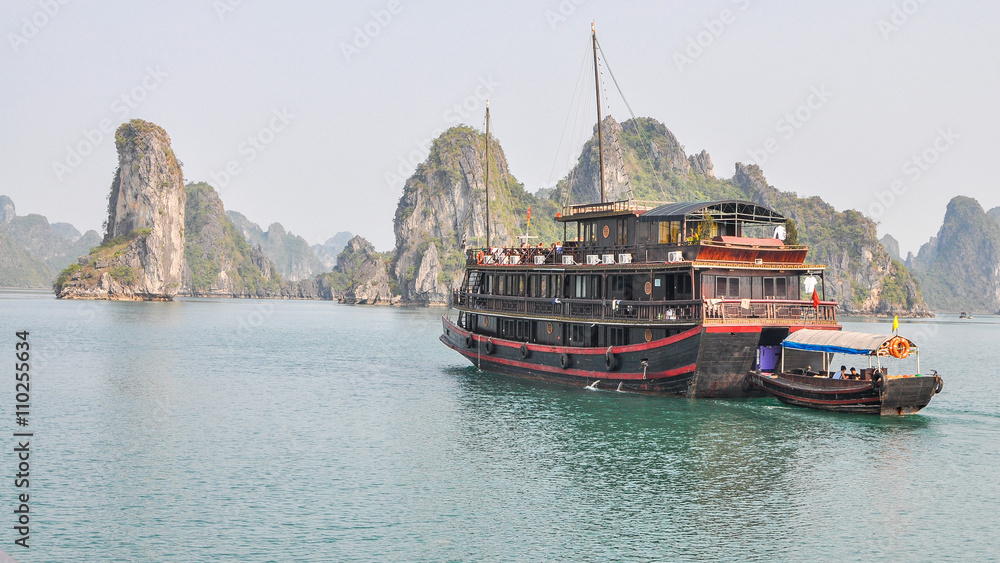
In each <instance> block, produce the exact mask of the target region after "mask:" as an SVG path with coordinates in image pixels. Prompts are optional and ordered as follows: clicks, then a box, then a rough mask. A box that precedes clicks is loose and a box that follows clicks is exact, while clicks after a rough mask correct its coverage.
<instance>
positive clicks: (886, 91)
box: [0, 0, 1000, 255]
mask: <svg viewBox="0 0 1000 563" xmlns="http://www.w3.org/2000/svg"><path fill="white" fill-rule="evenodd" d="M0 10H2V12H0V23H2V25H0V31H2V32H3V34H4V45H3V46H2V47H0V73H2V76H3V81H2V85H3V87H2V88H0V106H2V107H3V112H2V113H0V193H4V194H7V195H9V196H10V197H11V198H12V199H13V200H14V202H15V203H16V205H17V210H18V213H19V214H22V215H24V214H28V213H41V214H43V215H46V216H47V217H48V218H49V220H50V221H53V222H55V221H66V222H70V223H73V224H74V225H75V226H76V227H77V228H78V229H80V230H81V231H84V230H86V229H91V228H93V229H98V230H99V229H100V225H101V222H102V221H104V219H105V218H106V200H105V198H106V196H107V194H108V191H109V189H110V185H111V180H112V176H113V174H114V171H115V165H116V162H117V160H116V154H115V148H114V140H113V129H114V128H116V127H117V126H118V125H119V124H120V123H121V122H123V121H125V120H127V119H131V118H136V117H138V118H142V119H146V120H148V121H152V122H154V123H156V124H158V125H160V126H161V127H163V128H164V129H165V130H166V131H167V132H168V133H169V134H170V136H171V138H172V140H173V148H174V152H175V153H176V154H177V156H178V157H179V158H180V160H181V161H183V163H184V176H185V177H186V178H187V179H188V180H193V181H201V180H203V181H207V182H209V183H211V184H213V185H214V186H215V187H216V189H218V190H219V192H220V194H221V196H222V199H223V202H224V203H225V205H226V208H227V209H233V210H237V211H240V212H242V213H244V214H245V215H246V216H247V217H249V218H250V219H251V220H253V221H255V222H257V223H260V224H261V225H262V226H263V227H264V228H267V225H269V224H270V223H272V222H275V221H277V222H280V223H282V224H283V225H284V226H285V228H286V229H288V230H291V231H292V232H294V233H296V234H301V235H303V236H304V237H305V238H306V239H307V240H308V241H309V242H310V243H316V242H320V241H322V240H324V239H326V238H327V237H330V236H332V235H333V234H334V233H336V232H338V231H343V230H348V231H351V232H354V233H357V234H361V235H364V236H365V237H367V238H368V239H369V240H371V241H372V242H373V243H374V244H375V246H376V247H377V248H378V249H380V250H387V249H389V248H391V247H392V246H393V244H394V237H393V233H392V218H393V214H394V212H395V208H396V204H397V202H398V199H399V195H400V193H401V190H402V181H401V179H405V178H406V177H408V176H409V175H410V174H411V173H412V172H413V170H414V168H415V164H416V163H417V162H419V161H421V160H423V158H424V157H425V156H426V146H427V143H426V142H427V141H429V140H430V139H431V138H432V137H433V136H434V135H436V134H437V133H439V132H440V131H442V130H444V129H446V128H447V127H450V126H452V125H455V124H457V123H459V122H462V123H467V124H469V125H472V126H475V127H480V126H481V124H482V122H483V110H484V103H483V98H485V97H489V98H490V99H491V114H492V116H493V125H494V126H495V132H496V135H497V137H498V139H499V140H500V142H501V144H502V145H503V148H504V150H505V152H506V154H507V157H508V160H509V164H510V169H511V172H512V173H513V174H514V175H515V176H516V177H517V178H518V179H519V180H520V181H522V182H523V183H524V184H525V186H526V188H527V189H528V190H529V191H532V192H534V191H537V190H538V189H539V188H543V187H549V186H550V185H551V184H552V183H554V182H555V181H556V180H558V179H559V178H560V177H561V176H562V175H563V174H564V173H565V172H566V170H567V169H568V168H569V166H570V165H571V164H572V158H575V156H576V155H577V154H578V153H579V148H580V146H581V145H582V143H583V140H584V138H585V137H587V136H589V134H590V129H589V128H590V127H591V126H592V125H593V122H594V119H595V117H594V116H593V114H592V110H591V109H584V110H579V109H577V108H576V107H575V106H572V105H571V102H572V100H573V97H574V92H575V91H576V89H577V84H578V82H579V81H578V78H579V77H580V73H581V67H582V65H583V64H584V60H585V57H587V56H588V53H589V52H588V48H589V42H590V22H591V21H592V20H596V23H597V31H598V38H599V40H600V42H601V45H602V47H603V49H604V53H605V55H606V56H607V59H608V62H609V63H610V65H611V69H612V70H613V71H614V73H615V77H616V78H617V79H618V83H619V85H620V86H621V87H622V89H623V91H624V92H625V95H626V97H627V98H628V101H629V103H630V105H631V107H632V109H633V110H634V111H635V113H636V115H639V116H649V117H653V118H655V119H658V120H659V121H662V122H663V123H664V124H665V125H666V126H667V127H668V128H669V129H670V130H671V131H673V132H674V134H675V135H676V136H677V137H678V139H680V141H681V143H682V144H684V145H685V147H686V148H687V151H688V153H694V152H698V151H700V150H701V149H707V150H708V152H709V153H710V154H711V155H712V159H713V161H714V163H715V171H716V174H717V175H718V176H719V177H723V178H729V177H731V176H732V175H733V165H734V163H735V162H737V161H742V162H749V161H751V160H752V159H756V160H757V161H758V163H759V164H761V167H762V169H763V170H764V173H765V175H766V176H767V179H768V181H769V182H770V183H771V184H773V185H774V186H776V187H777V188H779V189H781V190H786V191H795V192H797V193H798V194H800V195H803V196H811V195H818V196H821V197H822V198H823V199H825V200H826V201H828V202H830V203H831V204H833V205H834V206H835V207H836V208H837V209H840V210H843V209H847V208H854V209H858V210H861V211H863V212H865V213H866V214H868V215H870V216H876V217H875V218H877V220H878V221H879V222H880V224H879V234H880V235H882V234H884V233H886V232H888V233H891V234H893V235H894V236H895V237H896V238H898V239H899V240H900V242H901V246H902V249H903V254H904V255H905V253H906V252H907V251H916V250H917V248H918V247H919V245H920V244H922V243H923V242H926V240H927V239H928V238H929V237H930V236H932V235H934V234H935V233H936V231H937V229H938V227H939V226H940V224H941V219H942V218H943V216H944V212H945V206H946V204H947V202H948V200H949V199H951V198H952V197H953V196H955V195H959V194H962V195H969V196H972V197H975V198H977V199H978V200H979V201H980V203H981V204H982V205H983V206H984V207H985V208H987V209H989V208H991V207H994V206H997V205H1000V193H998V192H997V189H996V188H997V186H996V180H995V179H994V178H993V176H994V174H992V173H990V172H989V171H988V170H986V169H985V168H984V167H983V166H984V163H986V164H988V163H989V162H993V158H994V157H995V155H996V154H998V153H1000V150H998V149H1000V140H998V133H997V132H998V131H1000V111H998V110H997V100H998V94H997V92H1000V33H997V32H996V29H997V28H1000V3H995V2H987V1H979V2H954V1H952V2H946V1H942V0H925V1H919V0H870V1H838V2H830V1H826V2H804V1H799V2H793V1H772V2H765V1H763V0H711V1H699V2H694V1H690V2H670V1H666V2H663V1H660V2H633V1H617V2H609V1H598V0H551V1H534V2H531V1H527V0H514V1H505V2H443V1H440V2H434V1H430V0H419V1H408V0H392V1H365V2H316V1H300V2H281V3H278V2H267V1H265V0H198V1H194V0H178V1H173V2H135V1H131V2H126V1H103V2H85V1H83V0H8V1H7V2H5V3H4V7H3V8H2V9H0ZM585 85H586V88H592V84H591V83H590V82H585ZM606 88H607V90H608V92H613V85H610V84H608V85H606ZM584 95H585V96H587V95H589V96H592V94H590V93H589V90H585V91H584ZM587 99H588V98H584V102H585V103H586V100H587ZM591 99H592V98H591ZM609 105H610V109H611V111H612V114H613V115H614V116H615V117H616V118H617V119H619V120H620V121H624V120H625V119H627V118H628V115H627V113H626V111H625V110H624V106H623V105H622V104H621V103H620V101H617V99H615V100H611V101H609ZM581 107H583V106H582V104H581ZM581 112H584V113H581ZM585 112H591V113H585ZM581 116H583V117H582V118H583V119H584V120H585V126H583V127H575V128H574V127H573V126H572V125H571V126H570V128H569V130H568V131H567V133H566V136H567V138H566V139H564V140H563V141H562V149H561V150H559V147H560V139H562V138H563V135H564V133H563V132H564V129H565V128H566V127H565V126H566V123H567V122H569V123H571V124H572V123H578V124H579V121H580V119H581ZM102 126H103V127H104V128H105V129H106V130H110V131H111V134H108V133H105V132H102V131H101V128H102ZM769 139H770V141H769ZM767 148H769V149H770V152H767V151H766V149H767ZM914 159H916V160H914ZM227 168H228V171H227ZM553 170H555V172H553ZM227 175H228V177H227ZM394 176H395V177H394ZM397 178H399V179H397ZM894 182H898V183H895V184H894ZM894 187H895V191H896V192H897V193H892V190H893V188H894Z"/></svg>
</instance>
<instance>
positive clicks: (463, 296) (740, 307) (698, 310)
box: [452, 291, 837, 325]
mask: <svg viewBox="0 0 1000 563" xmlns="http://www.w3.org/2000/svg"><path fill="white" fill-rule="evenodd" d="M452 301H453V304H454V305H455V306H456V307H459V308H462V309H466V310H469V311H474V312H488V313H508V314H514V315H525V316H535V317H546V318H559V319H566V320H579V321H581V322H584V321H594V320H600V321H605V322H626V323H640V324H649V323H653V324H671V323H687V324H690V323H692V322H704V323H705V324H716V325H717V324H747V323H752V324H753V323H755V324H779V325H786V324H809V325H833V324H836V323H837V311H836V303H833V302H829V301H828V302H822V303H820V305H819V307H814V306H813V304H812V302H811V301H778V300H773V299H763V300H751V299H746V300H741V299H721V300H720V299H710V300H704V301H703V300H700V299H697V300H690V301H625V300H621V299H600V300H598V299H566V298H555V297H513V296H502V295H485V294H480V293H469V292H465V291H455V292H453V294H452Z"/></svg>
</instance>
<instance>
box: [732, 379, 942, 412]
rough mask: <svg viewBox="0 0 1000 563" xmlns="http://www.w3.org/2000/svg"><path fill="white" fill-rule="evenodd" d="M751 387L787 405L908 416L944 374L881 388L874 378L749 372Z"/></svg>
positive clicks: (922, 403) (926, 399)
mask: <svg viewBox="0 0 1000 563" xmlns="http://www.w3.org/2000/svg"><path fill="white" fill-rule="evenodd" d="M747 381H748V383H749V384H750V386H751V387H753V388H755V389H759V390H762V391H764V392H765V393H767V394H769V395H772V396H774V397H775V398H776V399H778V400H779V401H781V402H782V403H785V404H787V405H795V406H800V407H808V408H811V409H817V410H824V411H831V412H844V413H853V414H876V415H904V414H913V413H916V412H917V411H919V410H920V409H922V408H924V407H926V406H927V404H928V403H929V402H930V400H931V398H933V397H934V395H935V394H936V391H937V390H940V388H941V387H940V384H941V378H940V377H937V376H935V377H906V378H891V379H887V380H885V383H884V385H882V387H881V388H879V389H877V388H876V387H875V385H874V383H873V382H872V381H858V380H844V379H828V378H824V377H810V376H803V375H795V374H786V373H780V374H767V373H753V372H751V373H749V374H747Z"/></svg>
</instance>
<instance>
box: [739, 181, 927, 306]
mask: <svg viewBox="0 0 1000 563" xmlns="http://www.w3.org/2000/svg"><path fill="white" fill-rule="evenodd" d="M732 181H733V183H734V184H735V185H736V186H739V187H740V189H741V190H742V191H743V192H744V194H745V196H744V197H745V198H746V199H750V200H751V201H755V202H757V203H760V204H762V205H766V206H768V207H771V208H772V209H775V210H777V211H778V212H780V213H782V214H784V215H785V216H786V217H790V218H792V219H794V220H795V224H796V227H797V229H798V232H799V242H800V243H801V244H807V245H809V256H808V258H807V261H808V262H810V263H813V264H825V265H826V267H827V271H826V276H825V279H826V284H827V286H826V287H827V293H826V297H827V299H831V298H832V299H836V300H837V301H838V302H839V303H840V308H841V309H842V311H843V312H846V313H848V314H853V315H900V316H917V317H920V316H930V315H931V312H930V310H929V309H928V308H927V306H926V304H925V303H924V300H923V295H922V293H921V291H920V288H919V287H918V286H917V284H916V282H915V281H914V279H913V278H912V276H910V274H909V271H908V270H907V269H906V267H905V266H903V264H901V263H900V262H899V261H896V260H893V259H892V257H890V256H889V253H888V252H887V251H886V249H885V248H884V247H883V246H882V244H881V243H880V242H879V240H878V236H877V234H876V226H875V223H874V221H872V220H871V219H868V218H867V217H865V216H864V215H862V214H861V213H859V212H857V211H854V210H848V211H844V212H838V211H837V210H836V209H834V208H833V207H832V206H831V205H829V204H827V203H825V202H823V200H821V199H820V198H818V197H811V198H807V199H803V198H799V197H797V196H796V195H795V194H794V193H787V192H782V191H779V190H777V189H775V188H774V187H773V186H770V185H768V183H767V180H766V179H765V178H764V174H763V173H762V172H761V170H760V168H758V167H757V166H756V165H745V164H742V163H737V164H736V174H735V176H734V177H733V180H732Z"/></svg>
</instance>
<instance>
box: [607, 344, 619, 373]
mask: <svg viewBox="0 0 1000 563" xmlns="http://www.w3.org/2000/svg"><path fill="white" fill-rule="evenodd" d="M604 367H606V368H608V371H615V368H617V367H618V356H615V353H614V352H612V351H611V348H608V351H607V352H605V353H604Z"/></svg>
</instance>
